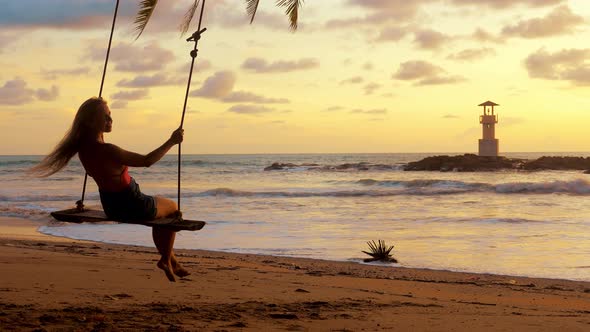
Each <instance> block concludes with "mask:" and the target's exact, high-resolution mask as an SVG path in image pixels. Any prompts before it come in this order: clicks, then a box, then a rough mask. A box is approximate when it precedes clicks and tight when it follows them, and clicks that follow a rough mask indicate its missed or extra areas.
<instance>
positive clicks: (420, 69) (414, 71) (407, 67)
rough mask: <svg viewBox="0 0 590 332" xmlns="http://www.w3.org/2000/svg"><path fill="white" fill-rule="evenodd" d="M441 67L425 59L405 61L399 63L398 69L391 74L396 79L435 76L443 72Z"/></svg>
mask: <svg viewBox="0 0 590 332" xmlns="http://www.w3.org/2000/svg"><path fill="white" fill-rule="evenodd" d="M443 72H444V70H443V69H442V68H441V67H438V66H435V65H433V64H431V63H429V62H426V61H407V62H404V63H402V64H400V67H399V69H398V71H397V72H396V73H395V74H394V75H393V77H394V78H396V79H398V80H415V79H420V78H425V77H432V76H436V75H438V74H440V73H443Z"/></svg>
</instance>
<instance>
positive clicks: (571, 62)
mask: <svg viewBox="0 0 590 332" xmlns="http://www.w3.org/2000/svg"><path fill="white" fill-rule="evenodd" d="M524 66H525V68H526V69H527V71H528V74H529V77H531V78H540V79H546V80H562V81H568V82H570V83H572V84H574V85H589V84H590V49H564V50H561V51H558V52H555V53H549V52H547V51H546V50H545V49H543V48H542V49H539V50H537V51H536V52H534V53H532V54H530V55H529V56H528V57H527V58H526V59H525V60H524Z"/></svg>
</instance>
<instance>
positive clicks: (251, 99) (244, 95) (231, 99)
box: [221, 91, 289, 104]
mask: <svg viewBox="0 0 590 332" xmlns="http://www.w3.org/2000/svg"><path fill="white" fill-rule="evenodd" d="M221 101H223V102H226V103H256V104H287V103H289V99H286V98H267V97H264V96H260V95H257V94H254V93H252V92H246V91H236V92H232V93H230V94H229V95H227V96H225V97H223V98H222V99H221Z"/></svg>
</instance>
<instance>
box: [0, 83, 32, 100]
mask: <svg viewBox="0 0 590 332" xmlns="http://www.w3.org/2000/svg"><path fill="white" fill-rule="evenodd" d="M34 95H35V90H33V89H29V88H27V82H25V81H23V80H22V79H19V78H16V79H14V80H11V81H7V82H6V83H4V86H2V87H0V104H3V105H22V104H26V103H28V102H31V101H33V96H34Z"/></svg>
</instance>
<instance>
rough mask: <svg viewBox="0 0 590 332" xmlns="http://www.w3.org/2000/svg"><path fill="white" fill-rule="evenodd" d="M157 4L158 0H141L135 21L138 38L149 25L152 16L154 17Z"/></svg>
mask: <svg viewBox="0 0 590 332" xmlns="http://www.w3.org/2000/svg"><path fill="white" fill-rule="evenodd" d="M157 4H158V0H141V2H140V3H139V11H138V12H137V15H136V16H135V21H134V22H133V24H134V25H135V30H136V31H137V37H135V39H136V40H137V39H138V38H139V36H141V34H142V33H143V30H144V29H145V27H146V26H147V24H148V22H149V20H150V17H152V14H153V12H154V9H156V5H157Z"/></svg>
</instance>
